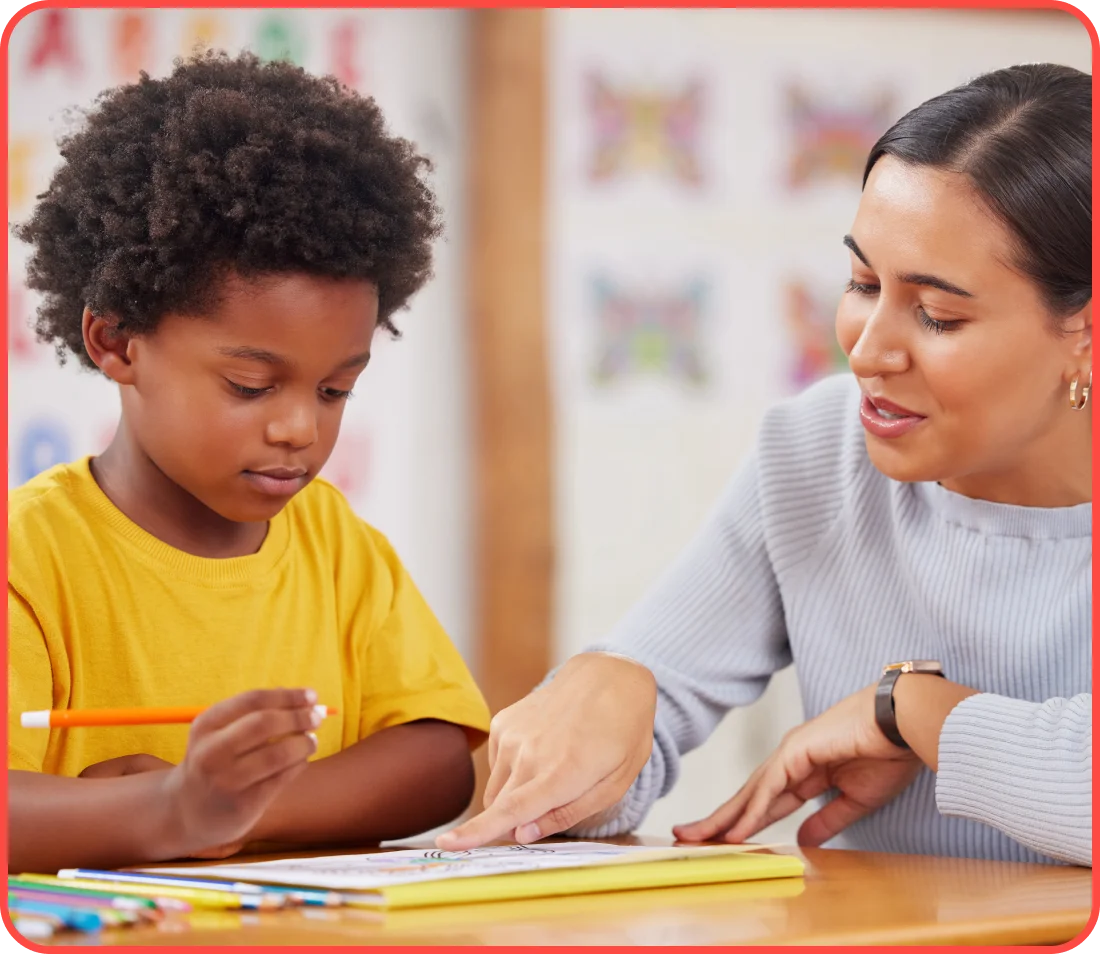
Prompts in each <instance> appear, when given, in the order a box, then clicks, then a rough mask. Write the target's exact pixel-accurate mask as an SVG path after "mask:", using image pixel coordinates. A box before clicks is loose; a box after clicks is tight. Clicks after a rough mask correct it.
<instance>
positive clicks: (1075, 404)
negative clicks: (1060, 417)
mask: <svg viewBox="0 0 1100 954" xmlns="http://www.w3.org/2000/svg"><path fill="white" fill-rule="evenodd" d="M1080 382H1081V375H1080V374H1076V375H1074V377H1073V380H1072V381H1070V383H1069V406H1070V407H1071V408H1073V409H1074V410H1075V411H1081V410H1083V409H1084V407H1085V405H1086V404H1088V403H1089V391H1091V390H1092V371H1089V383H1088V384H1086V385H1084V386H1082V388H1081V397H1080V398H1078V397H1077V385H1078V384H1080Z"/></svg>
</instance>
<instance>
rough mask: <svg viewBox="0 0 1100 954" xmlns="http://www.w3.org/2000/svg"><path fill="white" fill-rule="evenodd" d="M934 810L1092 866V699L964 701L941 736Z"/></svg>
mask: <svg viewBox="0 0 1100 954" xmlns="http://www.w3.org/2000/svg"><path fill="white" fill-rule="evenodd" d="M936 806H937V807H938V808H939V810H940V811H941V812H942V813H943V814H945V815H957V816H959V817H962V818H969V819H972V820H974V821H979V822H983V823H984V824H986V825H991V826H993V827H994V828H997V829H999V830H1001V831H1003V832H1004V833H1005V834H1006V835H1008V836H1009V837H1010V838H1013V839H1014V840H1016V841H1018V842H1020V843H1021V844H1023V845H1026V846H1027V847H1029V848H1032V849H1034V850H1035V851H1038V852H1041V853H1042V854H1045V855H1049V856H1050V857H1052V858H1058V859H1061V860H1062V861H1068V862H1070V863H1072V864H1079V865H1089V866H1091V865H1092V695H1091V693H1089V694H1081V695H1077V696H1074V697H1073V698H1071V699H1048V700H1047V701H1046V702H1041V703H1039V702H1025V701H1022V700H1019V699H1009V698H1006V697H1005V696H998V695H993V694H991V693H980V694H978V695H976V696H970V697H969V698H967V699H964V700H963V701H962V702H960V703H959V704H958V705H957V706H956V707H955V708H954V709H953V710H952V711H951V714H950V715H949V716H948V717H947V720H946V721H945V722H944V725H943V729H942V730H941V733H940V750H939V770H938V773H937V777H936Z"/></svg>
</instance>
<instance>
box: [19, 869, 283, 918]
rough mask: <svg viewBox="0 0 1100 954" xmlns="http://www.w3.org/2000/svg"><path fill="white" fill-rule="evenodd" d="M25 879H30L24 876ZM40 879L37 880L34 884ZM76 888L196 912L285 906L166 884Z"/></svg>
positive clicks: (83, 884)
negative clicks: (182, 904)
mask: <svg viewBox="0 0 1100 954" xmlns="http://www.w3.org/2000/svg"><path fill="white" fill-rule="evenodd" d="M23 877H24V878H27V877H29V876H28V875H23ZM39 877H46V876H44V875H42V876H38V875H36V876H35V880H38V878H39ZM69 883H71V884H72V885H73V886H74V887H77V888H90V889H97V888H98V889H100V890H102V889H104V888H106V889H107V890H111V889H113V890H115V891H117V892H118V893H119V894H138V895H144V896H145V897H147V898H154V899H156V900H157V901H158V903H159V902H160V900H161V899H162V898H172V899H178V900H180V901H186V902H188V903H189V904H190V905H191V906H192V907H193V908H216V909H223V910H236V909H237V908H249V909H251V910H258V909H260V908H278V907H282V906H283V905H284V904H285V903H286V900H287V899H286V897H285V896H282V895H276V894H237V893H235V892H232V891H214V890H207V889H195V888H177V887H175V886H174V885H165V884H157V885H152V884H134V883H133V882H132V881H84V880H75V879H74V880H72V881H71V882H69Z"/></svg>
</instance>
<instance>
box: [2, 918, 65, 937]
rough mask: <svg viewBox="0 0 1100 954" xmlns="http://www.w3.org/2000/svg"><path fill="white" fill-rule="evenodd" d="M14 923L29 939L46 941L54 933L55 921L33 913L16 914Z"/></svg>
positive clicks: (16, 928)
mask: <svg viewBox="0 0 1100 954" xmlns="http://www.w3.org/2000/svg"><path fill="white" fill-rule="evenodd" d="M12 924H14V925H15V930H17V931H18V932H19V933H20V934H22V935H23V937H25V938H26V939H27V940H28V941H44V940H47V939H48V938H51V937H53V935H54V924H55V922H54V921H51V920H49V919H47V918H40V917H36V916H35V915H33V914H30V915H28V914H21V915H16V916H15V917H13V918H12Z"/></svg>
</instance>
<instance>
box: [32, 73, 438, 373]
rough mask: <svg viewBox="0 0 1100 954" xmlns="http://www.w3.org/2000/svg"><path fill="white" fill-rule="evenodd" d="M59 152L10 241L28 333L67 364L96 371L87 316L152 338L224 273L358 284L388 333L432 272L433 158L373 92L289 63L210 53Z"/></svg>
mask: <svg viewBox="0 0 1100 954" xmlns="http://www.w3.org/2000/svg"><path fill="white" fill-rule="evenodd" d="M61 156H62V160H63V161H62V164H61V166H60V167H59V168H58V170H57V172H56V173H55V174H54V176H53V180H52V181H51V182H50V185H49V188H48V189H47V190H46V191H45V193H43V194H42V195H41V196H39V197H38V204H37V206H36V207H35V209H34V212H33V214H32V215H31V217H30V219H29V220H28V221H27V222H25V223H24V224H23V225H21V226H19V227H17V228H16V229H15V234H16V235H17V236H18V237H19V238H21V239H23V241H25V242H29V243H30V244H31V245H33V246H34V250H33V255H32V257H31V260H30V264H29V266H28V269H27V280H28V284H29V285H30V287H31V288H34V289H37V290H38V291H41V292H43V302H42V304H41V306H40V307H39V309H38V316H37V323H36V329H37V332H38V337H39V339H40V340H42V341H45V342H53V343H54V345H55V346H56V348H57V351H58V354H59V356H60V357H61V359H62V360H64V358H65V355H66V352H68V353H70V354H75V355H76V356H77V357H78V358H79V359H80V361H81V362H82V363H83V364H84V365H86V366H87V367H89V368H94V364H93V363H92V361H91V359H90V358H89V357H88V355H87V353H86V352H85V350H84V340H83V335H82V331H81V315H82V313H83V310H84V308H85V306H87V307H88V308H90V309H91V310H92V312H93V313H94V314H97V315H105V314H111V315H114V316H116V317H117V319H118V327H119V330H121V331H128V332H131V333H136V334H141V333H146V332H151V331H153V330H154V329H155V328H156V326H157V324H158V322H159V321H160V320H161V318H163V317H164V315H166V314H169V313H171V312H173V311H190V312H193V313H198V314H201V313H202V312H203V311H204V310H207V309H209V308H210V307H211V306H212V305H213V304H214V303H215V302H216V296H217V294H218V292H219V291H220V289H221V287H222V282H221V281H219V279H221V278H222V277H224V275H226V274H227V273H228V272H229V271H230V270H232V271H236V272H237V273H238V274H241V275H244V276H253V275H263V274H265V273H280V272H304V273H307V274H312V275H319V276H326V277H332V278H350V279H366V280H368V281H371V282H373V283H374V284H375V285H377V287H378V324H379V326H381V327H383V328H387V329H389V330H390V331H391V332H395V329H394V327H393V325H392V323H391V321H390V317H391V315H393V313H394V312H395V311H397V310H399V309H400V308H402V307H404V305H405V304H406V302H407V301H408V299H409V297H410V296H411V295H412V294H413V293H414V292H415V291H416V290H417V289H419V288H420V287H421V285H423V284H424V282H425V281H427V279H428V278H429V276H430V275H431V264H432V241H433V240H434V239H435V238H436V236H437V235H438V234H439V232H440V220H439V210H438V207H437V206H436V202H435V198H434V196H433V194H432V192H431V190H430V188H429V187H428V185H427V183H426V182H425V181H424V177H423V173H424V172H425V170H426V169H427V168H428V167H429V163H428V160H427V159H425V158H424V157H422V156H420V155H418V154H417V152H416V150H415V149H414V148H413V146H412V144H411V143H409V142H407V141H406V140H404V139H399V138H396V137H394V136H391V135H389V133H388V132H387V130H386V127H385V122H384V120H383V117H382V113H381V111H380V110H379V109H378V106H377V105H376V104H375V102H374V100H373V99H369V98H365V97H361V96H358V95H357V94H356V93H354V92H352V91H350V90H348V89H346V88H345V87H342V86H341V85H340V84H339V83H338V82H337V81H336V80H335V79H331V78H326V79H321V78H318V77H315V76H311V75H309V74H308V73H306V72H305V71H304V70H302V69H300V68H298V67H296V66H293V65H291V64H289V63H268V64H264V63H262V62H261V61H260V60H258V59H257V58H256V57H255V56H253V55H251V54H248V53H243V54H241V55H239V56H236V57H232V58H231V57H229V56H227V55H225V54H224V53H207V54H200V55H199V56H197V57H194V58H192V59H190V60H187V61H185V62H181V61H178V60H177V61H176V65H175V69H174V70H173V72H172V73H171V75H169V76H167V77H164V78H163V79H151V78H150V77H149V76H148V75H146V74H144V73H143V74H142V76H141V79H140V80H139V81H138V82H136V83H132V84H129V85H125V86H118V87H115V88H113V89H110V90H107V92H105V93H103V94H102V95H101V96H100V97H99V99H98V100H97V102H96V104H95V106H94V108H92V109H91V110H90V111H89V112H88V113H87V114H86V116H85V120H84V122H83V124H82V126H81V127H80V128H79V129H78V130H77V131H76V132H74V133H73V134H72V135H70V136H68V137H67V138H65V139H64V140H62V142H61ZM395 333H396V332H395Z"/></svg>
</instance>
